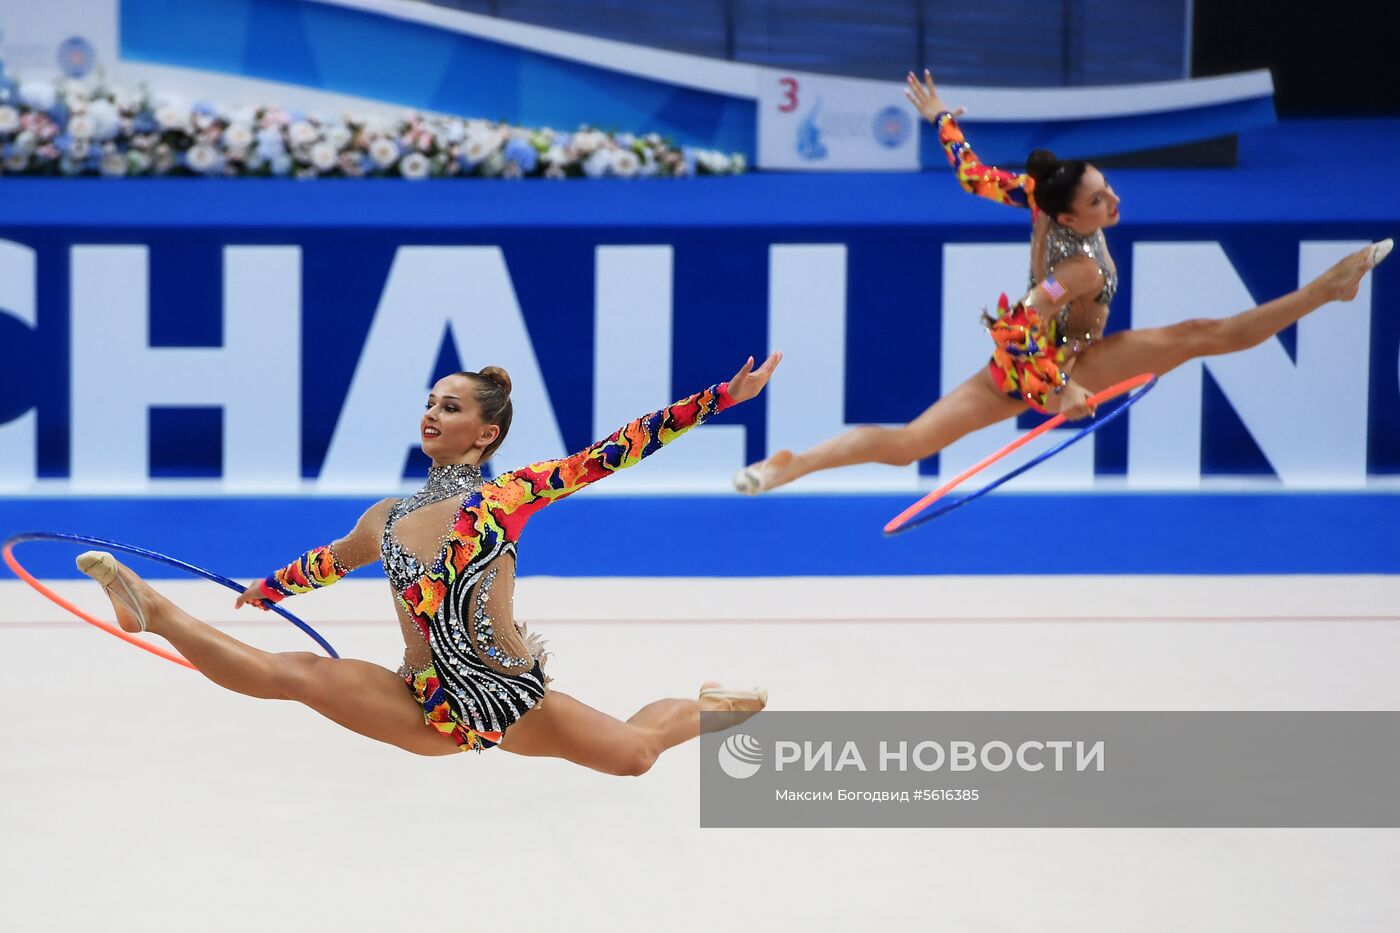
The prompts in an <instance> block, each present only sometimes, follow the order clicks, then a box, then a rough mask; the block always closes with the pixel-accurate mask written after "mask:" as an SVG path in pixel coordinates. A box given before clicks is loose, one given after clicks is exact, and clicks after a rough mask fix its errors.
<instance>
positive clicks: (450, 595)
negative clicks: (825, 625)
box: [78, 353, 782, 775]
mask: <svg viewBox="0 0 1400 933" xmlns="http://www.w3.org/2000/svg"><path fill="white" fill-rule="evenodd" d="M781 360H782V354H781V353H774V354H773V355H772V356H770V357H769V358H768V359H767V360H766V361H764V363H763V364H762V365H761V366H759V367H757V368H754V361H753V358H752V357H751V358H749V360H748V361H747V362H745V364H744V365H743V367H742V368H740V370H739V372H738V373H737V374H736V375H735V376H734V378H733V379H730V380H729V381H728V382H726V383H721V384H719V385H716V386H712V387H711V388H708V389H706V390H704V391H703V392H699V393H697V394H695V395H692V396H690V397H689V398H686V399H683V400H682V401H679V402H677V403H675V404H674V405H671V406H670V407H669V408H665V409H662V410H660V411H656V412H652V413H651V414H648V415H644V416H643V417H641V418H638V419H637V420H636V421H633V422H631V423H630V424H628V425H626V426H624V427H622V428H620V429H619V430H618V431H617V432H616V433H614V434H613V435H611V436H610V437H608V438H605V439H604V440H601V441H599V442H597V443H596V444H593V445H592V446H591V447H588V448H586V449H585V450H583V451H580V452H579V453H576V454H574V455H573V456H571V457H567V458H565V459H563V460H548V461H544V462H541V463H535V464H531V465H530V466H527V467H523V468H521V469H518V470H515V471H513V472H510V473H505V474H503V475H501V476H499V477H497V478H496V479H494V480H491V481H489V482H488V481H486V480H484V479H483V477H482V474H481V464H482V463H483V462H485V461H486V460H487V459H488V458H490V456H491V455H492V454H493V453H494V452H495V451H496V449H497V448H498V447H499V446H500V445H501V442H502V441H504V440H505V437H506V432H507V431H509V429H510V424H511V417H512V406H511V401H510V389H511V384H510V377H509V376H508V375H507V374H506V372H505V371H504V370H503V369H500V368H499V367H494V366H491V367H487V368H486V369H484V370H482V371H481V372H478V373H471V372H463V373H456V374H454V375H451V376H447V377H445V378H443V379H440V380H438V382H437V383H436V384H435V385H434V386H433V389H432V392H431V394H430V395H429V396H428V403H427V410H426V411H425V412H424V414H423V416H422V418H421V421H420V424H419V430H420V435H421V446H422V449H423V452H424V453H426V454H427V455H428V456H429V457H430V458H431V459H432V467H431V468H430V470H429V473H428V480H427V482H426V484H425V485H424V486H423V488H422V489H420V490H419V491H418V492H417V493H415V494H414V495H412V496H410V497H408V498H406V499H385V500H383V501H381V502H379V503H377V504H375V505H374V506H372V507H371V508H370V509H369V510H368V511H367V512H365V514H364V515H363V516H362V517H361V518H360V520H359V521H358V523H357V524H356V525H355V527H354V528H353V529H352V530H351V531H350V533H349V534H347V535H346V536H345V537H343V538H341V539H340V540H338V541H335V542H333V543H331V544H329V545H326V546H323V547H318V548H315V549H313V550H311V551H308V552H307V553H306V554H304V555H303V556H302V557H300V558H298V559H297V560H295V561H293V562H292V563H291V564H289V565H288V566H286V567H285V568H283V569H282V570H279V571H277V572H276V573H273V574H272V575H270V576H269V577H267V578H266V579H265V580H262V581H260V582H258V583H255V584H253V585H252V586H250V587H248V589H247V590H246V591H244V592H243V594H242V595H241V596H239V598H238V601H237V604H236V605H238V606H244V605H255V606H258V607H259V608H264V609H265V608H266V605H267V604H268V603H275V602H277V601H280V600H282V599H284V598H285V597H287V596H291V595H294V594H298V593H306V592H309V591H311V590H314V589H317V588H319V587H323V586H329V585H330V584H332V583H335V582H336V581H338V580H340V579H341V578H342V577H344V576H345V575H346V574H347V573H349V572H350V571H352V570H354V569H355V568H357V567H363V566H365V565H367V564H371V563H374V562H375V561H381V562H382V563H383V565H384V571H385V573H386V575H387V576H388V578H389V584H390V586H391V588H392V590H393V595H394V604H395V608H396V610H397V614H398V619H399V626H400V628H401V629H402V631H403V638H404V644H405V651H404V662H403V666H402V667H400V668H399V671H398V672H397V673H395V672H393V671H390V670H388V669H386V668H384V667H380V666H379V665H377V664H371V663H369V662H367V661H358V660H339V659H334V658H327V657H323V656H321V655H317V654H312V653H309V652H285V653H277V654H274V653H270V652H266V651H260V650H258V649H256V648H253V647H251V646H249V645H246V644H244V643H243V642H240V641H238V640H236V639H234V638H231V637H229V636H228V635H226V634H224V633H223V632H221V631H219V630H218V629H216V628H214V627H212V626H210V625H207V624H205V623H204V622H201V621H199V620H198V619H196V618H194V617H193V616H191V615H189V614H188V613H186V612H185V611H183V610H182V609H180V607H178V606H176V605H175V604H174V603H172V602H171V601H170V600H168V599H166V598H165V597H164V596H162V595H160V594H159V593H157V592H156V591H155V590H154V589H153V588H151V587H150V586H148V585H147V584H146V583H145V582H144V581H142V580H141V578H140V577H138V576H137V575H136V574H135V573H133V572H132V571H131V570H130V569H129V568H127V567H125V566H123V565H122V564H120V563H119V562H118V561H117V560H116V558H114V557H113V556H112V555H111V554H110V553H107V552H105V551H89V552H87V553H85V554H82V555H80V556H79V557H78V567H79V569H80V570H82V571H83V573H85V574H87V575H88V576H90V577H92V578H93V579H95V580H97V581H98V582H99V583H101V584H103V586H104V588H105V590H106V592H107V595H108V597H109V598H110V599H111V601H112V606H113V608H114V609H115V610H116V613H117V621H118V623H119V624H120V625H121V627H122V629H124V630H125V631H127V632H133V633H135V632H151V633H154V634H156V635H160V636H162V637H164V638H165V639H166V640H168V641H169V642H170V643H171V644H172V645H174V646H175V647H176V649H178V650H179V651H180V653H181V654H183V655H184V656H185V658H187V659H188V660H189V661H190V662H192V663H193V665H194V666H195V668H196V669H198V670H199V672H200V673H201V674H203V675H204V676H205V677H208V678H209V679H210V680H212V681H214V682H215V683H216V684H219V685H220V686H222V687H226V688H228V689H229V690H233V691H236V692H238V693H242V694H245V695H247V696H253V697H261V698H266V699H281V700H296V701H298V702H301V703H303V704H305V705H307V706H309V707H311V708H312V709H314V710H316V711H317V712H318V713H320V714H322V715H323V716H325V717H327V718H329V719H331V720H333V721H335V722H337V723H339V724H340V725H342V726H344V727H346V728H347V729H350V730H353V731H355V732H358V733H360V734H361V735H365V736H368V737H370V738H372V739H377V740H379V741H381V742H387V743H389V744H390V745H395V746H398V747H399V748H402V749H404V750H406V751H410V752H414V753H417V754H420V755H443V754H451V753H454V752H456V751H458V750H459V749H460V750H468V749H474V750H477V751H481V750H482V749H486V748H491V747H494V746H499V747H500V748H502V749H504V750H506V751H509V752H515V753H516V754H519V755H530V756H543V757H552V758H564V759H567V760H568V761H572V762H575V763H577V764H581V765H584V766H585V767H588V768H592V769H594V770H596V771H601V772H605V773H607V774H617V775H637V774H642V773H645V772H646V771H647V770H648V769H649V768H650V767H651V766H652V763H653V762H655V760H656V758H657V756H658V755H660V754H661V753H662V752H663V751H665V750H666V749H668V748H672V747H673V746H676V745H679V744H681V743H682V742H685V741H687V740H689V739H693V738H695V737H696V736H698V735H699V734H700V732H701V716H700V714H701V712H702V711H706V712H715V713H721V714H724V715H721V716H718V717H715V719H714V720H710V721H707V722H706V726H705V727H706V729H710V728H714V727H728V726H729V725H733V724H735V723H737V722H739V721H742V719H743V718H745V717H746V716H749V715H752V714H753V713H756V712H758V711H759V710H761V709H762V708H763V707H764V706H765V704H766V703H767V694H766V692H765V691H763V690H761V689H753V690H736V689H727V688H725V687H722V686H720V685H719V684H718V683H714V682H709V683H706V684H704V685H703V686H702V687H701V689H700V692H699V697H698V698H697V699H663V700H657V701H655V702H653V703H649V704H647V705H646V706H644V707H642V708H641V709H640V710H638V711H637V712H636V714H634V715H633V716H632V717H631V718H630V719H628V720H627V721H626V722H623V721H621V720H617V719H614V718H613V717H611V716H608V715H606V714H605V713H602V712H599V711H598V710H596V709H593V708H591V707H589V706H586V705H584V704H583V703H581V702H579V701H578V700H576V699H574V698H573V697H571V696H569V695H567V694H565V693H561V692H559V691H558V690H553V689H550V688H549V687H548V682H549V678H547V677H546V676H545V674H544V671H543V667H542V665H543V662H544V652H543V650H542V647H541V643H540V642H539V639H538V637H537V636H533V635H531V634H530V633H528V632H527V631H526V630H525V627H524V626H523V625H522V624H520V623H519V622H517V621H516V619H515V616H514V611H513V605H512V600H513V593H514V589H515V554H516V546H517V543H518V541H519V540H520V535H521V532H522V531H524V528H525V524H526V522H527V521H528V520H529V519H530V517H531V516H533V515H534V514H535V513H537V512H539V511H540V510H541V509H543V508H544V507H545V506H547V505H549V504H550V503H552V502H557V501H559V500H560V499H563V498H565V497H567V496H570V495H572V494H573V493H575V492H578V491H579V490H580V489H583V488H584V487H585V486H587V485H589V484H590V483H593V482H596V481H597V480H600V479H603V478H604V477H606V476H610V475H611V474H613V473H614V472H616V471H617V470H620V469H623V468H624V467H629V466H632V465H633V464H635V463H638V462H640V461H641V460H642V459H643V458H645V457H647V456H650V455H651V454H653V453H655V452H656V451H658V450H660V449H661V447H662V446H664V445H665V444H667V443H669V442H671V441H672V440H674V439H676V438H677V437H680V436H681V435H682V434H684V433H685V432H686V431H689V430H690V429H691V428H694V427H696V426H698V425H700V424H701V423H703V422H704V421H705V420H706V419H707V418H709V417H710V416H711V415H714V414H716V413H718V412H721V411H724V410H725V409H726V408H729V407H730V406H732V405H736V404H738V403H740V402H744V401H747V400H749V399H751V398H753V397H754V396H756V395H758V394H759V393H760V392H761V391H763V387H764V386H765V385H766V384H767V382H768V379H769V378H770V377H771V376H772V375H773V371H774V369H776V368H777V366H778V363H779V362H780V361H781ZM616 540H617V545H616V546H625V542H624V541H623V540H621V539H616ZM608 541H609V537H608V536H607V535H605V534H604V533H603V530H601V529H600V533H599V535H598V537H597V538H596V539H594V540H593V541H591V542H587V543H581V546H593V547H599V546H611V545H609V544H608V543H607V542H608ZM697 546H698V543H697ZM708 546H723V542H718V543H715V544H711V545H708Z"/></svg>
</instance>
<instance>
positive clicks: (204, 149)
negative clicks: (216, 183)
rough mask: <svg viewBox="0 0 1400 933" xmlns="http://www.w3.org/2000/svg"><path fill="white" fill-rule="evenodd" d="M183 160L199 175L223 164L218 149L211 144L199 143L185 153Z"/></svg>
mask: <svg viewBox="0 0 1400 933" xmlns="http://www.w3.org/2000/svg"><path fill="white" fill-rule="evenodd" d="M185 161H186V162H187V163H188V165H189V167H190V168H191V169H193V170H194V171H196V172H199V173H200V174H201V175H203V174H207V173H208V172H211V171H214V170H215V169H218V168H221V167H222V166H223V162H224V160H223V159H222V158H221V157H220V156H219V151H218V150H217V149H215V148H214V147H213V146H206V145H204V144H203V143H200V144H199V145H198V146H195V147H194V148H192V149H190V151H189V152H188V153H186V154H185Z"/></svg>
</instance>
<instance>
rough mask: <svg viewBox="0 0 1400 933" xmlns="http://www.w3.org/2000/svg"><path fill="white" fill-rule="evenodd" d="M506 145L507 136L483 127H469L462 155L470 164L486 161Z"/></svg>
mask: <svg viewBox="0 0 1400 933" xmlns="http://www.w3.org/2000/svg"><path fill="white" fill-rule="evenodd" d="M504 143H505V135H504V134H502V133H498V132H497V131H495V130H492V129H487V128H485V127H482V126H473V127H468V129H467V134H466V137H465V143H464V144H463V146H462V155H463V156H465V157H466V160H467V162H468V163H469V164H471V165H475V164H477V163H478V162H481V161H484V160H485V159H486V158H487V157H488V156H489V155H491V154H492V153H493V152H495V151H496V150H497V149H499V148H500V147H501V146H502V145H503V144H504Z"/></svg>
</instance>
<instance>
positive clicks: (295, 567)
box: [259, 545, 350, 603]
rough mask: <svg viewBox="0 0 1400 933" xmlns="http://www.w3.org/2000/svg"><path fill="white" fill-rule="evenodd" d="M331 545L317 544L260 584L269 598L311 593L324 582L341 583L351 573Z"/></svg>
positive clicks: (284, 597) (328, 584) (326, 584)
mask: <svg viewBox="0 0 1400 933" xmlns="http://www.w3.org/2000/svg"><path fill="white" fill-rule="evenodd" d="M349 572H350V571H349V570H347V569H346V568H345V567H344V566H342V565H341V563H340V561H339V560H337V559H336V556H335V552H334V551H332V550H331V547H330V545H325V546H323V547H318V548H314V549H312V550H310V551H307V552H306V553H305V554H303V555H301V556H300V557H298V558H297V559H296V560H294V561H292V562H291V563H290V564H288V565H287V566H285V567H283V568H282V569H281V570H279V571H277V572H276V573H274V574H272V575H271V576H269V577H268V578H267V579H265V580H263V581H262V583H261V584H259V589H261V590H262V592H263V595H264V596H265V597H266V598H267V599H268V600H269V601H270V602H274V603H277V602H281V601H282V600H284V599H286V598H287V597H288V596H296V595H298V594H301V593H310V592H311V591H312V590H319V589H320V588H321V587H323V586H330V585H331V584H332V583H338V582H340V580H341V579H342V578H344V576H345V575H346V574H347V573H349Z"/></svg>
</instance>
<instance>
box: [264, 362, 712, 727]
mask: <svg viewBox="0 0 1400 933" xmlns="http://www.w3.org/2000/svg"><path fill="white" fill-rule="evenodd" d="M733 404H734V401H733V399H732V398H731V397H730V395H729V390H728V386H727V384H721V385H718V386H713V387H711V388H709V389H706V390H705V391H703V392H700V393H698V394H696V395H693V396H691V397H689V398H687V399H683V400H682V401H679V402H677V403H676V404H674V405H672V406H670V407H669V408H665V409H662V410H660V411H656V412H652V413H651V414H648V415H644V416H643V417H641V418H638V419H637V420H636V421H633V422H631V423H630V424H627V425H625V426H624V427H622V428H620V429H618V430H617V431H616V432H615V433H613V434H612V435H611V436H609V437H607V438H605V439H603V440H601V441H599V442H597V443H596V444H593V445H592V446H590V447H588V448H586V449H585V450H583V451H580V452H579V453H576V454H574V455H573V456H571V457H567V458H565V459H563V460H548V461H544V462H541V463H535V464H532V465H530V466H527V467H524V468H522V469H519V470H515V471H513V472H511V473H506V474H504V475H502V476H499V477H497V478H496V479H494V480H492V481H491V482H485V481H483V479H482V477H481V474H480V472H478V471H477V470H476V468H475V467H471V466H467V465H459V466H446V467H435V468H434V469H433V470H432V471H431V472H430V474H429V477H428V481H427V483H426V484H425V485H424V486H423V488H422V489H420V490H419V491H418V492H417V493H415V494H414V495H413V496H411V497H409V498H407V499H403V500H399V501H397V502H393V503H392V504H388V503H386V504H387V505H388V509H387V514H385V515H384V517H383V521H384V530H383V535H382V537H381V539H380V559H381V561H382V563H383V565H384V569H385V573H386V575H387V576H388V577H389V582H390V585H391V586H392V588H393V591H394V595H395V603H396V608H397V609H398V615H399V621H400V626H401V628H402V629H403V634H404V641H405V646H406V651H405V656H404V665H403V667H401V668H400V674H401V675H402V676H403V677H404V680H405V682H406V683H407V684H408V685H409V688H410V689H411V690H412V691H413V695H414V697H415V699H417V701H418V703H419V704H420V705H421V706H422V707H423V717H424V721H425V722H427V723H428V724H430V725H432V726H433V727H434V728H436V729H437V730H438V731H440V732H442V733H444V734H445V735H448V736H450V737H451V738H452V739H453V741H455V742H456V743H457V745H458V747H459V748H462V749H476V750H481V749H483V748H490V747H492V746H493V745H495V744H497V743H499V742H500V741H501V737H502V735H503V734H504V733H505V731H506V730H507V729H508V728H510V726H511V725H512V724H514V723H515V722H516V721H517V720H519V719H520V717H521V716H524V715H525V714H526V713H527V712H529V711H530V710H532V709H534V708H535V706H536V705H538V704H539V702H540V701H541V700H542V699H543V698H544V696H545V693H546V686H547V684H548V678H546V677H545V675H544V673H543V670H542V663H543V655H544V652H543V650H542V643H541V642H540V641H539V640H538V639H537V638H535V637H533V636H531V635H530V634H529V633H528V632H527V631H526V630H525V628H524V626H523V625H520V624H519V623H517V622H516V621H515V618H514V612H513V610H512V602H513V594H514V587H515V559H516V544H517V542H518V541H519V539H520V535H521V533H522V531H523V530H524V528H525V523H526V522H527V521H528V520H529V519H530V517H531V516H533V515H534V514H535V513H536V512H538V511H539V510H541V509H543V508H544V507H545V506H547V505H549V504H550V503H552V502H557V501H559V500H560V499H563V498H565V497H567V496H570V495H572V494H573V493H575V492H577V491H579V490H580V489H582V488H584V487H585V486H587V485H588V484H590V483H593V482H596V481H597V480H599V479H602V478H603V477H605V476H609V475H611V474H612V473H614V472H616V471H617V470H620V469H623V468H625V467H628V466H631V465H633V464H635V463H638V462H640V461H641V460H642V459H644V458H645V457H647V456H650V455H651V454H653V453H655V452H656V451H657V450H660V449H661V447H662V446H664V445H665V444H667V443H669V442H670V441H672V440H674V439H675V438H677V437H679V436H680V435H681V434H684V433H685V432H686V431H688V430H690V429H691V428H694V427H696V426H697V425H699V424H701V423H703V422H704V421H705V420H706V419H707V418H708V417H709V416H710V415H712V414H714V413H716V412H719V411H723V410H724V409H726V408H728V407H730V406H731V405H733ZM371 511H373V510H371ZM345 572H346V570H345V567H343V566H342V565H341V564H340V562H339V561H338V560H337V558H336V555H335V554H334V553H332V552H331V549H330V548H329V547H323V548H317V549H316V550H313V551H310V552H308V553H307V554H306V555H303V556H302V557H301V558H299V559H298V560H296V561H294V562H292V563H291V564H289V565H288V566H287V567H285V568H283V569H282V570H280V571H278V572H277V573H275V574H273V575H272V576H270V577H268V578H267V579H266V580H265V581H263V584H262V588H263V592H264V593H265V594H266V595H267V598H268V599H272V600H277V599H281V598H283V597H285V596H287V595H292V594H294V593H302V592H307V591H309V590H312V589H315V588H317V587H320V586H325V585H328V584H330V583H334V582H336V581H337V580H339V579H340V578H341V577H343V576H344V574H345Z"/></svg>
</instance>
